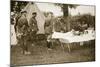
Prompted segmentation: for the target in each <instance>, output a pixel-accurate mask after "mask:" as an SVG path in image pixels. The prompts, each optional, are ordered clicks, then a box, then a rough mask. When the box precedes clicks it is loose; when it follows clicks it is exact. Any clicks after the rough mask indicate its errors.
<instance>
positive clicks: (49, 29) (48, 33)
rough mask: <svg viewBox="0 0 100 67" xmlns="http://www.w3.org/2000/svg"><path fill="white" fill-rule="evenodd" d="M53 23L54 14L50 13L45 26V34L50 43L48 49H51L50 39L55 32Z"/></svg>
mask: <svg viewBox="0 0 100 67" xmlns="http://www.w3.org/2000/svg"><path fill="white" fill-rule="evenodd" d="M53 22H54V18H53V13H52V12H50V13H48V16H47V19H46V21H45V24H44V30H45V34H46V36H47V42H48V43H47V47H48V48H51V42H50V39H51V35H52V32H53Z"/></svg>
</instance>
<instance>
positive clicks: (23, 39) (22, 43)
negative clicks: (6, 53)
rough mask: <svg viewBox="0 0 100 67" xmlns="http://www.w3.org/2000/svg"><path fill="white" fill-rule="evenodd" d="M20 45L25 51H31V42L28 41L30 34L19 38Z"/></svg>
mask: <svg viewBox="0 0 100 67" xmlns="http://www.w3.org/2000/svg"><path fill="white" fill-rule="evenodd" d="M19 43H20V47H21V48H22V50H23V52H24V51H29V46H30V44H29V42H28V36H23V35H22V36H21V38H20V39H19Z"/></svg>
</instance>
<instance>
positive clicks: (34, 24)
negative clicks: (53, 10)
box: [29, 12, 38, 45]
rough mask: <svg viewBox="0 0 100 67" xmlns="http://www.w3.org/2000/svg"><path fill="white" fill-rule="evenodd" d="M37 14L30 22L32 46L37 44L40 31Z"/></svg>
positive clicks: (34, 13)
mask: <svg viewBox="0 0 100 67" xmlns="http://www.w3.org/2000/svg"><path fill="white" fill-rule="evenodd" d="M36 16H37V13H36V12H33V13H32V17H31V18H30V20H29V31H30V39H31V42H30V43H31V44H32V45H33V43H35V42H36V34H37V31H38V25H37V20H36Z"/></svg>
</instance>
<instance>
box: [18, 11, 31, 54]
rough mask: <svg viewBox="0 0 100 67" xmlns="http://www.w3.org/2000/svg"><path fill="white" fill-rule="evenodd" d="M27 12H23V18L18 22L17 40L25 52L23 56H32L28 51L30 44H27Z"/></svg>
mask: <svg viewBox="0 0 100 67" xmlns="http://www.w3.org/2000/svg"><path fill="white" fill-rule="evenodd" d="M26 14H27V12H26V11H22V12H21V17H20V18H19V19H18V22H17V26H16V27H17V37H18V38H17V39H18V42H19V44H20V47H21V48H22V50H23V54H30V52H29V49H28V46H29V45H28V44H27V40H28V28H29V26H28V21H27V18H26Z"/></svg>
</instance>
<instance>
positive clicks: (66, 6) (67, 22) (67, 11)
mask: <svg viewBox="0 0 100 67" xmlns="http://www.w3.org/2000/svg"><path fill="white" fill-rule="evenodd" d="M68 16H69V10H68V4H63V17H64V20H65V22H66V32H68V31H70V22H69V19H68Z"/></svg>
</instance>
